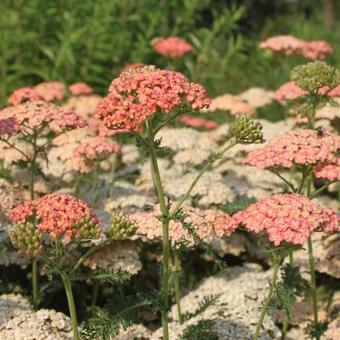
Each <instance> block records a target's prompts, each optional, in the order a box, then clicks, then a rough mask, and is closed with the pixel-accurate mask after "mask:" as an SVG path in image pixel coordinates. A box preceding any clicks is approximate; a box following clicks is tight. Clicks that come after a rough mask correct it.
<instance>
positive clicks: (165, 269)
mask: <svg viewBox="0 0 340 340" xmlns="http://www.w3.org/2000/svg"><path fill="white" fill-rule="evenodd" d="M146 126H147V132H148V144H149V150H150V158H151V171H152V175H153V180H154V185H155V189H156V192H157V196H158V200H159V204H160V209H161V214H162V236H163V242H162V246H163V262H162V279H161V316H162V328H163V340H169V326H168V310H169V301H168V300H169V255H170V240H169V209H168V207H167V204H166V199H165V194H164V190H163V186H162V182H161V177H160V173H159V168H158V162H157V155H156V150H155V142H154V132H153V127H152V122H151V120H148V121H147V124H146Z"/></svg>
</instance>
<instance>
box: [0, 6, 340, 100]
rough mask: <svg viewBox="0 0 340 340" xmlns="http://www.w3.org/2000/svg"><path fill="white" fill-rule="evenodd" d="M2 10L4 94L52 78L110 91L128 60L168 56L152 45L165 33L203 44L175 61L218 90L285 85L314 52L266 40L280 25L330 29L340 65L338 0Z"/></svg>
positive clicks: (308, 31) (159, 60) (0, 80)
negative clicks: (279, 48) (305, 54)
mask: <svg viewBox="0 0 340 340" xmlns="http://www.w3.org/2000/svg"><path fill="white" fill-rule="evenodd" d="M0 11H1V12H0V13H1V15H0V50H1V53H0V58H1V59H0V104H4V103H5V102H6V98H7V96H8V94H9V93H11V92H12V91H13V90H14V89H15V88H17V87H20V86H30V85H33V84H36V83H38V82H41V81H45V80H61V81H64V82H65V83H67V84H69V83H72V82H77V81H85V82H87V83H89V84H90V85H92V86H93V87H94V88H95V90H96V91H97V92H99V93H102V94H104V93H105V92H106V89H107V86H108V84H109V83H110V81H111V80H112V78H114V77H115V76H116V75H117V74H118V73H119V71H120V69H121V68H122V67H123V66H124V65H126V64H128V63H132V62H143V63H151V64H155V65H158V66H165V65H166V63H167V60H165V59H164V58H163V57H161V56H158V55H157V54H155V53H154V51H153V50H152V48H151V45H150V41H151V40H152V39H153V38H155V37H159V36H169V35H176V36H179V37H182V38H185V39H187V40H188V41H190V42H191V43H192V44H193V45H194V47H195V51H194V53H190V54H188V55H185V56H184V57H182V58H181V59H180V60H178V61H176V65H175V67H176V69H178V70H180V71H182V72H184V73H185V74H186V75H187V76H189V77H190V78H191V79H192V80H195V81H198V82H200V83H202V84H203V85H204V86H205V87H206V88H207V89H208V92H209V94H210V95H212V96H214V95H218V94H222V93H225V92H231V93H237V92H239V91H242V90H245V89H247V88H249V87H252V86H264V87H267V88H276V87H277V86H278V85H280V84H282V83H283V82H285V81H287V80H288V78H289V70H290V69H291V68H292V67H293V66H295V65H297V64H300V63H304V62H306V61H305V60H304V59H303V58H300V57H289V58H285V59H284V60H283V59H282V58H278V56H277V55H272V54H270V53H268V52H265V51H263V50H260V49H259V48H258V44H259V41H261V40H262V39H264V38H266V37H268V36H271V35H276V34H292V35H295V36H297V37H298V38H304V39H325V40H327V41H328V42H329V43H331V44H332V46H333V47H334V53H333V54H332V55H331V56H329V57H328V58H327V61H328V62H329V63H330V64H333V65H336V64H338V65H339V59H338V60H337V59H336V56H337V55H339V52H340V29H339V28H340V22H339V19H340V1H337V0H275V1H273V0H238V1H236V0H235V1H227V0H224V1H222V0H29V1H27V0H1V1H0ZM336 13H338V17H336Z"/></svg>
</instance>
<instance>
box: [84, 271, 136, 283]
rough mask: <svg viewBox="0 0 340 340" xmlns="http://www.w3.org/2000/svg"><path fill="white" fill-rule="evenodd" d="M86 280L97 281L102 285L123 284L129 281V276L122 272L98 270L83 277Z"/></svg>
mask: <svg viewBox="0 0 340 340" xmlns="http://www.w3.org/2000/svg"><path fill="white" fill-rule="evenodd" d="M85 278H86V279H92V280H97V281H100V282H103V283H109V284H114V283H120V284H122V283H125V282H127V281H129V280H130V278H131V274H130V273H128V272H124V271H120V270H119V271H114V270H111V269H105V268H100V269H98V270H96V271H92V272H90V273H89V274H87V275H86V276H85Z"/></svg>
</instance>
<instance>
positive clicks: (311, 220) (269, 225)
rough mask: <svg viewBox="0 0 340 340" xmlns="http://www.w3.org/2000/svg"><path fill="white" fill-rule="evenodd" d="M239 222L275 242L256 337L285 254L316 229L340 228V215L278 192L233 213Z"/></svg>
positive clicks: (306, 199) (334, 229)
mask: <svg viewBox="0 0 340 340" xmlns="http://www.w3.org/2000/svg"><path fill="white" fill-rule="evenodd" d="M233 219H234V221H236V223H238V224H240V225H243V226H244V227H245V228H246V229H248V230H250V231H252V232H255V233H259V232H262V231H263V232H265V233H267V234H268V237H269V240H270V241H271V242H272V243H273V247H272V249H271V253H272V256H273V276H272V281H271V284H270V289H269V294H268V296H267V297H266V299H265V301H264V304H263V307H262V311H261V314H260V317H259V320H258V323H257V326H256V329H255V332H254V336H253V339H254V340H257V339H258V337H259V335H260V331H261V327H262V323H263V320H264V318H265V316H266V313H267V312H268V308H269V306H270V303H271V299H272V297H273V294H274V292H275V288H276V281H277V277H278V272H279V267H280V265H281V262H282V260H283V257H284V256H285V255H286V254H287V252H289V251H290V250H292V249H294V247H296V246H302V245H304V244H305V243H306V242H307V240H310V236H311V235H312V234H313V232H315V231H323V232H327V233H330V232H335V231H339V230H340V226H339V224H338V216H337V215H336V213H335V212H334V211H332V210H331V209H327V208H322V207H320V206H318V205H316V204H314V203H313V202H311V201H310V200H309V199H308V198H306V197H304V196H301V195H298V194H277V195H273V196H270V197H266V198H264V199H262V200H260V201H258V202H256V203H254V204H252V205H250V206H249V207H248V208H247V209H245V210H243V211H240V212H238V213H236V214H235V215H233Z"/></svg>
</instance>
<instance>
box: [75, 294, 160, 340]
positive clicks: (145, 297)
mask: <svg viewBox="0 0 340 340" xmlns="http://www.w3.org/2000/svg"><path fill="white" fill-rule="evenodd" d="M157 303H158V294H157V293H155V292H152V293H148V294H138V295H131V296H124V297H121V298H117V299H115V300H114V301H112V302H111V303H110V304H107V305H106V306H105V307H104V308H96V310H95V315H94V316H93V317H92V318H91V319H89V320H88V322H87V323H86V324H85V326H84V327H83V329H82V330H81V339H84V340H90V339H98V340H99V339H100V340H109V339H113V338H114V337H115V336H117V335H118V333H119V331H120V330H121V329H126V328H127V327H128V326H130V325H131V324H132V323H133V322H135V321H136V319H137V315H138V312H140V310H141V309H148V310H150V309H153V308H154V307H155V306H156V305H157Z"/></svg>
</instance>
